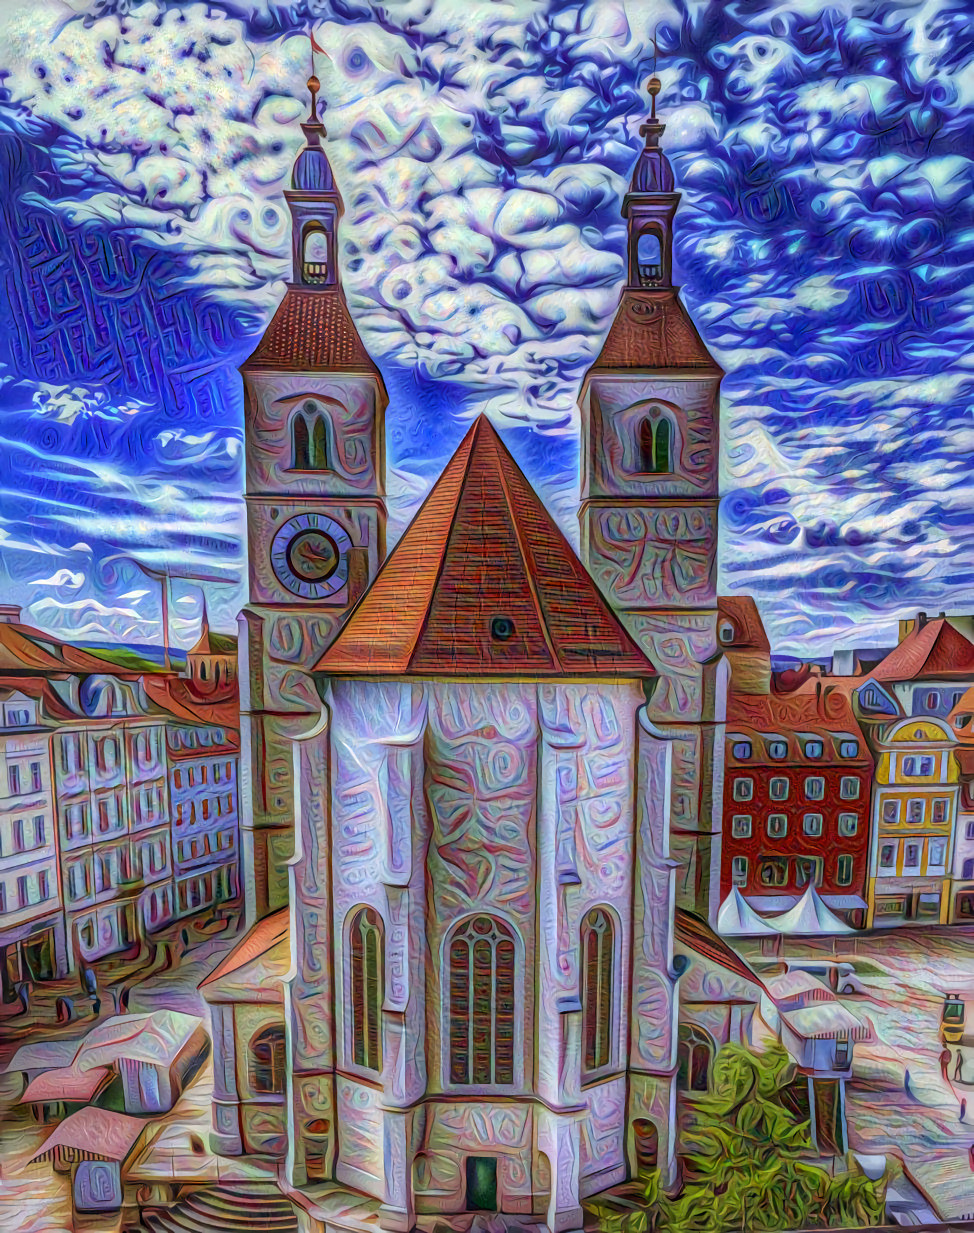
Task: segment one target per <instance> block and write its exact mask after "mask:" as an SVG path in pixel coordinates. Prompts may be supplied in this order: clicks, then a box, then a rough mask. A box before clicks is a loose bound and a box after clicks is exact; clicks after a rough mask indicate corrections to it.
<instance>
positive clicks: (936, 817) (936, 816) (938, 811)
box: [933, 799, 949, 826]
mask: <svg viewBox="0 0 974 1233" xmlns="http://www.w3.org/2000/svg"><path fill="white" fill-rule="evenodd" d="M948 804H949V802H948V801H945V800H943V799H940V800H936V801H934V803H933V821H934V825H935V826H936V825H939V824H941V823H943V822H946V821H947V807H948Z"/></svg>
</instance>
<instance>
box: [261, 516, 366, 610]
mask: <svg viewBox="0 0 974 1233" xmlns="http://www.w3.org/2000/svg"><path fill="white" fill-rule="evenodd" d="M351 546H352V541H351V540H350V539H349V538H348V532H347V531H345V530H344V528H343V527H340V526H339V525H338V523H337V522H335V521H334V519H332V518H328V517H326V516H325V515H324V514H298V515H297V517H296V518H289V519H288V521H287V522H285V523H284V525H283V526H281V527H278V529H277V532H276V534H275V536H274V538H273V540H272V541H271V564H272V565H273V567H274V573H275V574H276V575H277V580H278V582H280V584H281V586H283V587H286V588H287V589H288V590H289V591H290V592H291V594H292V595H300V596H301V598H302V599H323V598H324V597H325V596H327V595H334V594H335V592H336V591H340V590H341V588H342V587H343V586H344V585H345V583H346V582H347V581H348V550H349V548H351Z"/></svg>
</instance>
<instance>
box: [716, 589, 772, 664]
mask: <svg viewBox="0 0 974 1233" xmlns="http://www.w3.org/2000/svg"><path fill="white" fill-rule="evenodd" d="M717 618H718V628H719V627H720V619H721V618H724V619H725V620H728V621H730V623H731V624H732V625H733V626H734V637H733V639H732V640H731V641H730V642H727V643H725V642H724V641H723V639H721V646H722V647H723V648H724V649H725V650H732V651H770V650H771V643H770V642H769V641H768V635H767V633H766V632H765V628H764V622H763V621H762V620H761V613H760V612H759V610H758V606H757V604H756V603H755V602H754V600H753V599H752V598H751V596H750V595H718V596H717Z"/></svg>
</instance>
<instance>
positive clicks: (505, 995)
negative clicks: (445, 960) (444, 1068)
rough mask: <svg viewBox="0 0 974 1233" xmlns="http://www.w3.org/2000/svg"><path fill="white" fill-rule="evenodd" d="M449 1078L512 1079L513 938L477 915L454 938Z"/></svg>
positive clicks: (476, 1080) (468, 1080)
mask: <svg viewBox="0 0 974 1233" xmlns="http://www.w3.org/2000/svg"><path fill="white" fill-rule="evenodd" d="M449 956H450V960H449V961H450V1080H451V1082H453V1083H477V1084H487V1083H513V1082H514V939H513V937H512V935H511V932H510V930H509V929H508V928H507V926H506V925H503V924H501V922H500V921H497V920H494V919H493V918H492V917H490V916H475V917H474V918H473V919H472V920H470V921H468V922H467V923H466V924H465V925H464V926H463V927H462V928H461V930H460V931H459V932H458V933H457V934H456V935H455V936H454V938H453V940H452V942H451V943H450V951H449Z"/></svg>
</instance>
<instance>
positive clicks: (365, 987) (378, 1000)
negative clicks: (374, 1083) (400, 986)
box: [348, 908, 383, 1070]
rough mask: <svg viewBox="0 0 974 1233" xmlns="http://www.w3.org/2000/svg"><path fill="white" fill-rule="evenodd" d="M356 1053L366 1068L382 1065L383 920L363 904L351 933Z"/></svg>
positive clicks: (378, 1068)
mask: <svg viewBox="0 0 974 1233" xmlns="http://www.w3.org/2000/svg"><path fill="white" fill-rule="evenodd" d="M348 949H349V955H350V959H351V962H350V971H349V993H350V996H351V1003H352V1057H353V1059H354V1061H355V1065H356V1066H363V1067H364V1068H365V1069H366V1070H381V1069H382V1032H381V1024H380V1014H381V1011H382V959H383V955H382V921H381V920H380V918H379V914H378V912H376V911H374V909H372V908H359V910H358V911H357V912H356V913H355V914H354V916H353V917H352V923H351V927H350V929H349V934H348Z"/></svg>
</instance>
